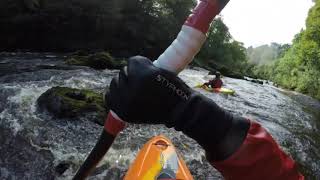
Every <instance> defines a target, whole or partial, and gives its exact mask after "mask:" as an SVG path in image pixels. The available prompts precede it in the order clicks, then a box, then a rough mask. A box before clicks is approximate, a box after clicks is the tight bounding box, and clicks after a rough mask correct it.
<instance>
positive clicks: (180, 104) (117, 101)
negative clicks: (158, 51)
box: [106, 56, 250, 161]
mask: <svg viewBox="0 0 320 180" xmlns="http://www.w3.org/2000/svg"><path fill="white" fill-rule="evenodd" d="M106 96H107V97H106V101H107V104H108V106H109V107H110V108H111V109H112V110H113V111H114V112H115V113H116V114H117V115H118V116H119V117H120V118H121V119H122V120H124V121H126V122H129V123H146V124H165V125H166V126H167V127H169V128H171V127H174V128H175V129H176V130H178V131H182V132H183V133H185V134H186V135H188V136H189V137H191V138H193V139H195V140H196V141H197V142H198V143H199V144H200V145H201V146H202V147H203V148H204V149H205V150H206V152H207V153H208V155H209V157H208V158H209V159H210V160H211V161H216V160H223V159H226V158H227V157H229V156H230V155H231V154H232V153H233V152H235V151H236V150H237V148H238V147H239V146H240V145H241V144H242V142H243V140H244V138H245V136H246V134H247V130H248V128H249V125H250V124H249V121H248V120H245V119H243V118H240V117H236V116H234V115H232V114H230V113H229V112H227V111H225V110H223V109H222V108H220V107H219V106H217V105H216V103H214V102H213V101H212V100H211V99H209V98H207V97H205V96H203V95H201V94H199V93H197V92H195V91H194V90H192V89H191V88H190V87H188V86H187V85H186V84H185V83H184V82H183V81H182V80H181V79H179V78H178V77H176V75H175V74H173V73H171V72H169V71H166V70H163V69H160V68H157V67H155V66H154V65H153V64H152V62H151V61H150V60H149V59H147V58H144V57H141V56H136V57H133V58H130V59H129V61H128V66H127V67H125V68H124V69H123V70H121V71H120V73H119V74H118V76H117V77H115V78H114V79H113V80H112V82H111V84H110V91H109V92H108V93H106Z"/></svg>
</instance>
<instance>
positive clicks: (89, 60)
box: [66, 52, 126, 70]
mask: <svg viewBox="0 0 320 180" xmlns="http://www.w3.org/2000/svg"><path fill="white" fill-rule="evenodd" d="M66 63H67V64H69V65H78V66H88V67H91V68H94V69H98V70H101V69H107V68H108V69H120V68H121V67H123V66H125V65H126V61H125V60H115V59H114V58H113V57H112V56H111V55H110V54H109V53H107V52H98V53H95V54H90V55H84V54H83V53H80V55H79V53H77V54H74V55H71V56H70V57H69V58H67V59H66Z"/></svg>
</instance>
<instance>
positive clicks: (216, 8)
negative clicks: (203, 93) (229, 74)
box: [73, 0, 229, 180]
mask: <svg viewBox="0 0 320 180" xmlns="http://www.w3.org/2000/svg"><path fill="white" fill-rule="evenodd" d="M228 2H229V0H200V1H199V2H198V5H197V6H196V7H195V9H194V10H193V12H192V14H191V15H190V16H189V17H188V19H187V20H186V22H185V23H184V25H183V26H182V28H181V31H180V33H179V34H178V36H177V38H176V39H175V40H174V41H173V43H172V44H171V45H170V46H169V47H168V48H167V49H166V51H165V52H164V53H162V54H161V55H160V57H159V58H158V60H156V61H154V65H155V66H157V67H159V68H163V69H166V70H168V71H171V72H175V73H176V74H178V73H179V72H180V71H182V70H183V69H184V68H185V67H186V66H187V65H188V64H189V63H190V62H191V61H192V59H193V57H194V56H195V55H196V54H197V53H198V52H199V50H200V48H201V46H202V45H203V43H204V42H205V39H206V35H205V34H206V33H207V31H208V29H209V26H210V23H211V22H212V20H213V18H214V17H215V16H216V15H217V14H219V13H220V11H221V10H222V9H223V8H224V7H225V5H226V4H227V3H228ZM124 127H125V123H124V121H122V120H121V119H120V118H119V117H118V116H117V115H116V114H115V113H114V112H113V111H112V110H110V112H109V114H108V116H107V119H106V121H105V125H104V130H103V132H102V134H101V136H100V138H99V140H98V142H97V144H96V145H95V147H94V148H93V149H92V151H91V152H90V154H89V156H88V157H87V159H86V160H85V162H84V163H83V165H82V166H81V167H80V169H79V170H78V171H77V173H76V175H75V177H74V178H73V179H76V180H78V179H85V178H86V177H87V176H88V175H89V174H90V172H91V171H92V170H93V169H94V168H95V167H96V165H97V164H98V163H99V161H100V160H101V159H102V158H103V156H104V155H105V153H106V152H107V151H108V150H109V148H110V147H111V145H112V143H113V141H114V139H115V137H116V136H117V134H118V133H119V132H120V131H122V130H123V129H124Z"/></svg>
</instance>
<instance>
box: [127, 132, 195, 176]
mask: <svg viewBox="0 0 320 180" xmlns="http://www.w3.org/2000/svg"><path fill="white" fill-rule="evenodd" d="M171 179H172V180H173V179H176V180H178V179H179V180H193V177H192V175H191V173H190V171H189V169H188V168H187V166H186V164H185V162H184V161H183V160H182V158H181V157H180V155H179V154H178V153H177V152H176V150H175V147H174V146H173V144H172V142H171V141H170V140H169V139H168V138H166V137H165V136H163V135H160V136H155V137H153V138H152V139H151V140H149V141H148V142H147V143H146V144H145V145H144V146H143V147H142V149H141V150H140V151H139V153H138V155H137V157H136V159H135V161H134V162H133V163H132V164H131V166H130V167H129V170H128V171H127V174H126V175H125V177H124V180H171Z"/></svg>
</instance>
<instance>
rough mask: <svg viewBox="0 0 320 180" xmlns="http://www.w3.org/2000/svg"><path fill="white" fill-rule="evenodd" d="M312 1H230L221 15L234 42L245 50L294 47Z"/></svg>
mask: <svg viewBox="0 0 320 180" xmlns="http://www.w3.org/2000/svg"><path fill="white" fill-rule="evenodd" d="M312 5H313V2H312V0H230V2H229V4H228V5H227V6H226V8H225V9H224V10H223V11H222V13H221V15H222V17H223V20H224V22H225V24H226V25H227V26H228V27H229V31H230V33H231V35H232V36H233V37H234V39H235V40H237V41H240V42H243V43H244V45H245V46H246V47H248V46H259V45H262V44H269V43H271V42H277V43H281V44H283V43H291V41H292V39H293V37H294V35H295V34H297V33H298V32H300V30H301V28H305V19H306V18H307V15H308V10H309V9H310V8H311V7H312Z"/></svg>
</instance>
